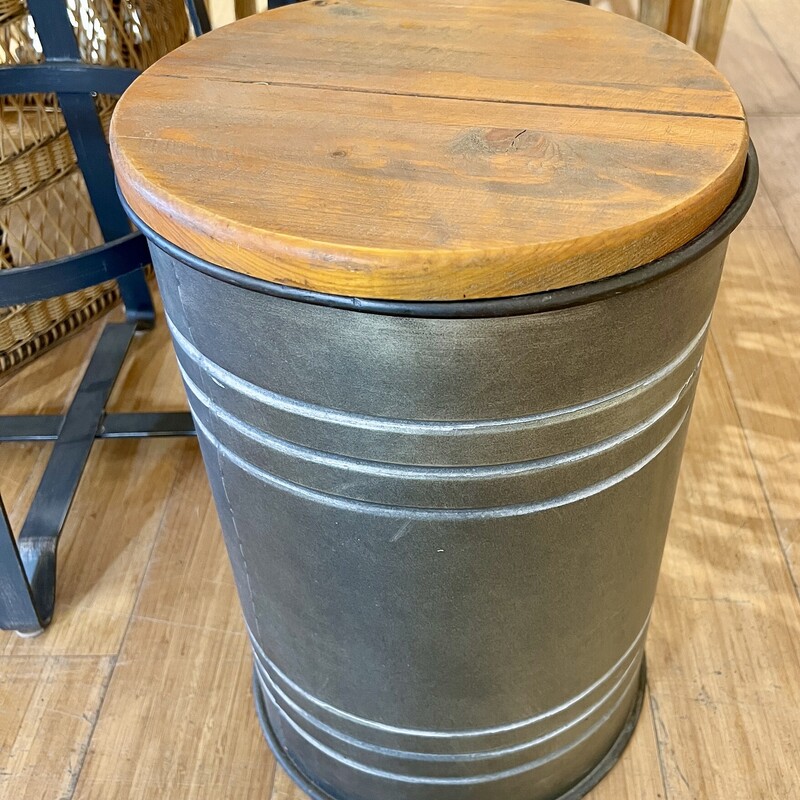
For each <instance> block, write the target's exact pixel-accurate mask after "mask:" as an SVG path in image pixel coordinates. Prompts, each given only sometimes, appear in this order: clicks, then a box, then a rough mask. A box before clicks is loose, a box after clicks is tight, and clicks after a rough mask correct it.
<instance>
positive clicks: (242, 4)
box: [233, 0, 256, 19]
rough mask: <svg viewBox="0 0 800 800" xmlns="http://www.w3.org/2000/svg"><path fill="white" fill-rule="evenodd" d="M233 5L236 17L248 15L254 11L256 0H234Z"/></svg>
mask: <svg viewBox="0 0 800 800" xmlns="http://www.w3.org/2000/svg"><path fill="white" fill-rule="evenodd" d="M233 5H234V10H235V12H236V19H242V17H249V16H250V15H251V14H255V13H256V0H234V4H233Z"/></svg>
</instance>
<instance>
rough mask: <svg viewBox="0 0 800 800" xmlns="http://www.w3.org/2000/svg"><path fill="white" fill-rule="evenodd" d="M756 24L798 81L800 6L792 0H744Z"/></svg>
mask: <svg viewBox="0 0 800 800" xmlns="http://www.w3.org/2000/svg"><path fill="white" fill-rule="evenodd" d="M744 2H745V3H746V5H747V6H748V8H749V9H750V10H751V12H752V14H753V17H754V19H755V20H756V21H757V25H758V26H759V27H760V28H761V29H762V30H763V31H764V33H765V34H766V35H767V36H768V37H769V40H770V41H771V42H772V44H773V46H774V47H775V49H776V50H778V51H779V52H780V54H781V58H782V59H783V60H784V61H785V63H786V66H787V67H788V68H789V70H790V72H791V73H792V75H793V76H794V78H795V81H797V82H798V83H800V52H798V48H797V37H798V31H800V7H798V5H797V3H795V2H793V0H744Z"/></svg>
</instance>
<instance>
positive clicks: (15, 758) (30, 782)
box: [0, 656, 113, 800]
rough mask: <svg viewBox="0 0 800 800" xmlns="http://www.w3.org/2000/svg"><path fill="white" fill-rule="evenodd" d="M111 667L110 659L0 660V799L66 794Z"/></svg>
mask: <svg viewBox="0 0 800 800" xmlns="http://www.w3.org/2000/svg"><path fill="white" fill-rule="evenodd" d="M112 668H113V661H112V659H110V658H63V657H37V656H31V657H25V658H8V657H0V797H3V798H8V800H11V798H13V799H14V800H42V798H65V797H66V798H68V797H70V796H71V795H72V791H73V789H74V786H75V782H76V781H77V779H78V775H79V774H80V769H81V766H82V764H83V758H84V755H85V751H86V747H87V745H88V742H89V739H90V738H91V734H92V730H93V727H94V724H95V722H96V720H97V714H98V711H99V709H100V705H101V703H102V700H103V694H104V692H105V687H106V684H107V682H108V679H109V677H110V675H111V670H112Z"/></svg>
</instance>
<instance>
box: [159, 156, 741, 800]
mask: <svg viewBox="0 0 800 800" xmlns="http://www.w3.org/2000/svg"><path fill="white" fill-rule="evenodd" d="M753 171H754V166H753V165H752V164H751V167H750V173H749V174H750V179H751V180H754V175H753ZM751 196H752V193H751V194H750V197H751ZM736 202H737V201H735V203H734V205H735V204H736ZM738 202H739V205H740V206H741V205H742V203H743V202H744V201H743V200H742V199H741V198H739V200H738ZM746 205H749V197H748V198H746ZM746 205H745V208H746ZM740 212H741V208H740V209H739V210H738V211H736V213H737V214H738V215H739V217H738V218H740V217H741V213H740ZM726 213H728V214H730V213H731V212H730V211H729V212H726ZM738 218H737V220H735V221H738ZM735 221H734V222H733V224H735ZM726 224H727V225H728V228H727V229H721V228H719V223H718V224H717V230H716V233H714V234H713V235H711V234H710V235H711V239H710V240H709V241H707V242H706V243H705V244H702V243H701V244H702V246H694V249H692V246H689V247H688V249H685V252H684V253H683V254H680V257H679V258H677V259H673V262H672V263H671V264H670V263H666V262H665V263H666V266H663V265H662V267H659V266H658V262H654V263H655V265H656V266H655V267H653V266H652V265H651V266H650V267H643V268H641V269H640V270H635V271H633V272H632V273H628V275H633V274H634V273H637V275H636V276H634V278H625V276H619V277H620V278H622V282H621V283H620V282H619V281H618V283H617V284H615V283H613V281H612V282H610V283H608V282H600V284H597V285H594V286H590V287H589V288H588V289H582V290H578V291H577V292H575V291H573V292H571V293H570V290H563V291H562V292H561V293H559V292H556V293H553V294H551V295H547V296H541V297H539V296H531V298H534V299H533V300H532V301H531V302H529V303H528V306H526V305H525V303H524V302H523V303H522V304H520V302H519V301H517V302H516V304H514V303H511V302H510V301H509V303H508V304H507V306H506V307H507V309H508V315H503V314H502V312H503V308H504V306H503V303H504V302H505V301H494V302H493V303H488V304H482V303H481V301H477V302H474V303H463V304H430V305H429V306H428V307H427V309H426V308H425V304H420V303H417V304H410V305H408V306H407V307H404V308H401V307H400V305H402V304H400V305H398V304H394V305H391V304H386V305H385V306H381V304H380V303H378V302H372V303H369V304H360V303H356V302H353V303H352V304H351V305H350V307H347V306H346V305H345V301H343V300H341V299H339V300H332V301H331V303H330V304H326V303H325V301H324V298H323V300H320V299H319V296H317V297H310V299H309V293H305V294H304V293H302V292H297V293H296V295H297V297H296V298H293V297H292V296H291V295H292V291H293V290H280V291H279V292H278V294H280V293H281V292H283V293H284V294H285V295H287V296H283V297H281V296H276V292H275V287H274V286H272V287H270V286H269V285H265V286H259V282H258V281H255V280H253V279H246V280H243V279H242V277H241V276H234V275H233V274H231V273H227V274H226V273H225V271H223V270H220V269H219V268H214V267H212V266H211V265H205V266H203V265H202V264H199V266H198V260H197V259H194V258H193V257H191V256H181V255H180V253H179V252H177V251H176V250H175V249H174V248H170V247H169V246H168V244H165V243H164V242H163V240H160V239H159V238H158V237H151V238H156V240H157V241H156V243H151V247H152V252H153V257H154V262H155V267H156V271H157V275H158V279H159V284H160V286H161V291H162V295H163V298H164V304H165V309H166V313H167V316H168V321H169V325H170V328H171V330H172V333H173V338H174V342H175V349H176V352H177V354H178V359H179V361H180V366H181V370H182V372H183V376H184V379H185V383H186V388H187V392H188V396H189V400H190V403H191V409H192V413H193V415H194V418H195V422H196V427H197V431H198V436H199V439H200V442H201V446H202V450H203V455H204V458H205V462H206V466H207V469H208V474H209V477H210V479H211V485H212V488H213V491H214V495H215V498H216V503H217V507H218V510H219V514H220V518H221V520H222V527H223V531H224V535H225V539H226V543H227V547H228V552H229V555H230V559H231V562H232V565H233V570H234V574H235V577H236V581H237V586H238V589H239V594H240V597H241V601H242V607H243V610H244V616H245V619H246V622H247V626H248V629H249V632H250V635H251V638H252V643H253V652H254V658H255V674H256V681H255V686H256V693H257V703H258V705H259V707H260V709H261V712H262V714H263V716H264V724H265V728H266V732H267V735H268V738H270V740H271V742H272V744H273V746H274V747H275V748H276V752H277V754H278V755H279V757H280V758H282V759H283V761H284V763H286V764H287V766H288V768H289V769H290V771H292V772H293V773H294V774H295V776H296V777H299V779H300V780H301V781H303V782H304V783H305V787H306V788H307V789H308V790H309V791H311V792H312V795H313V796H315V797H332V798H343V799H344V798H347V800H376V798H380V800H392V799H396V800H400V799H401V798H402V800H497V798H503V800H545V799H548V800H549V799H550V798H553V797H556V796H559V795H564V793H567V794H566V795H565V796H569V797H578V796H580V795H581V794H582V792H583V791H585V790H586V789H587V788H588V786H590V785H592V784H593V783H595V782H596V781H597V780H598V779H599V777H601V776H602V774H603V773H604V772H605V771H606V770H607V769H608V768H609V766H610V764H611V763H613V761H614V759H615V758H616V756H617V755H618V753H619V751H620V749H621V747H622V746H624V742H625V741H626V740H627V737H628V736H629V735H630V732H631V730H632V728H633V725H634V724H635V718H636V715H637V714H638V703H639V702H640V694H641V690H642V679H641V672H642V669H643V653H644V642H645V636H646V632H647V626H648V621H649V618H650V609H651V606H652V603H653V598H654V594H655V589H656V582H657V579H658V572H659V566H660V562H661V557H662V552H663V547H664V539H665V536H666V532H667V525H668V522H669V517H670V511H671V506H672V501H673V496H674V491H675V485H676V481H677V477H678V469H679V465H680V460H681V452H682V448H683V443H684V438H685V435H686V430H687V425H688V421H689V414H690V409H691V405H692V398H693V396H694V391H695V386H696V383H697V377H698V373H699V370H700V365H701V360H702V354H703V347H704V342H705V338H706V335H707V332H708V326H709V321H710V317H711V311H712V307H713V304H714V299H715V295H716V291H717V286H718V283H719V279H720V273H721V269H722V262H723V258H724V253H725V248H726V244H727V233H728V232H729V230H730V228H731V227H732V226H733V225H732V224H731V220H730V219H728V222H727V223H726ZM723 228H724V225H723ZM712 233H713V232H712ZM151 235H152V232H151ZM714 237H716V238H714ZM161 248H166V249H167V250H171V253H167V252H165V250H164V249H161ZM667 261H668V259H667ZM642 270H643V271H642ZM648 270H650V271H649V272H648ZM601 284H605V286H603V285H601ZM598 287H599V288H598ZM615 287H621V288H615ZM564 292H566V294H565V293H564ZM537 298H538V299H537ZM337 306H338V307H337ZM439 306H450V307H452V308H455V311H454V312H452V313H450V315H449V318H448V317H446V316H445V314H446V313H448V312H447V311H446V309H445V310H443V309H442V308H439ZM457 306H460V310H459V308H456V307H457ZM210 309H213V313H210V311H209V310H210ZM484 312H485V314H488V316H487V315H485V314H484ZM409 315H410V316H409Z"/></svg>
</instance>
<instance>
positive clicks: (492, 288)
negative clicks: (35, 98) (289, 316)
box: [111, 0, 748, 300]
mask: <svg viewBox="0 0 800 800" xmlns="http://www.w3.org/2000/svg"><path fill="white" fill-rule="evenodd" d="M111 143H112V151H113V156H114V162H115V164H116V168H117V172H118V179H119V183H120V187H121V190H122V192H123V195H124V196H125V198H126V200H127V201H128V203H129V204H130V206H131V207H132V209H133V210H134V212H135V213H136V214H137V215H138V216H139V217H140V218H141V219H142V220H143V221H144V222H145V223H147V224H148V225H149V226H150V227H152V228H153V229H154V230H155V231H156V232H158V233H159V234H161V235H162V236H164V237H165V238H167V239H168V240H170V241H172V242H174V243H175V244H177V245H178V246H180V247H181V248H183V249H184V250H187V251H188V252H190V253H192V254H194V255H196V256H200V257H201V258H203V259H206V260H208V261H211V262H214V263H216V264H219V265H221V266H223V267H227V268H229V269H231V270H235V271H237V272H241V273H246V274H248V275H252V276H256V277H258V278H263V279H265V280H268V281H272V282H275V283H280V284H284V285H288V286H296V287H301V288H304V289H313V290H316V291H319V292H325V293H329V294H337V295H347V296H355V297H365V298H383V299H391V300H460V299H464V298H486V297H503V296H511V295H520V294H528V293H531V292H537V291H542V290H547V289H554V288H559V287H563V286H570V285H574V284H578V283H584V282H587V281H592V280H596V279H598V278H602V277H605V276H609V275H613V274H617V273H620V272H624V271H627V270H629V269H631V268H633V267H636V266H640V265H642V264H645V263H647V262H649V261H652V260H653V259H655V258H658V257H659V256H662V255H664V254H666V253H668V252H670V251H671V250H674V249H675V248H676V247H678V246H680V245H682V244H684V243H685V242H687V241H689V240H690V239H692V238H693V237H694V236H696V235H697V234H699V233H700V232H702V231H703V230H704V229H705V228H707V227H708V226H709V225H710V224H711V223H712V222H713V221H714V220H715V219H716V218H717V217H718V216H719V215H720V214H721V213H722V211H723V210H724V209H725V207H726V206H727V205H728V203H729V202H730V201H731V199H732V198H733V196H734V194H735V192H736V189H737V188H738V185H739V182H740V178H741V176H742V171H743V168H744V162H745V157H746V151H747V143H748V133H747V124H746V122H745V119H744V113H743V111H742V107H741V104H740V103H739V100H738V98H737V97H736V95H735V94H734V92H733V90H732V89H731V87H730V85H729V84H728V83H727V82H726V81H725V79H724V78H723V77H722V76H721V75H720V74H719V73H718V72H717V71H716V70H715V69H714V67H713V66H712V65H711V64H709V63H708V62H707V61H705V60H704V59H703V58H702V57H700V56H699V55H697V54H695V53H693V52H692V51H690V50H689V49H688V48H686V47H685V46H684V45H682V44H680V43H678V42H676V41H675V40H673V39H670V38H669V37H667V36H666V35H664V34H661V33H658V32H657V31H655V30H652V29H650V28H647V27H645V26H644V25H640V24H639V23H636V22H633V21H631V20H628V19H625V18H623V17H620V16H617V15H614V14H610V13H607V12H603V11H599V10H596V9H592V8H589V7H586V6H584V5H581V4H578V3H572V2H565V0H491V2H487V3H483V2H464V0H402V2H398V0H309V1H308V2H305V3H300V4H297V5H291V6H286V7H284V8H281V9H277V10H275V11H270V12H267V13H265V14H260V15H257V16H254V17H249V18H247V19H245V20H242V21H241V22H237V23H235V24H233V25H230V26H228V27H225V28H221V29H220V30H217V31H214V32H213V33H210V34H208V35H206V36H203V37H201V38H200V39H197V40H195V41H192V42H190V43H189V44H187V45H184V46H183V47H181V48H179V49H178V50H176V51H174V52H172V53H170V54H169V55H167V56H166V57H165V58H163V59H161V60H160V61H159V62H158V63H156V64H155V65H154V66H153V67H151V68H150V69H148V70H147V72H146V73H145V74H144V75H143V76H142V77H140V78H139V79H138V80H137V81H135V83H134V84H133V85H132V86H131V88H130V89H129V90H128V91H127V92H126V93H125V95H124V97H123V98H122V100H121V101H120V103H119V105H118V107H117V110H116V113H115V114H114V119H113V124H112V133H111Z"/></svg>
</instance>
